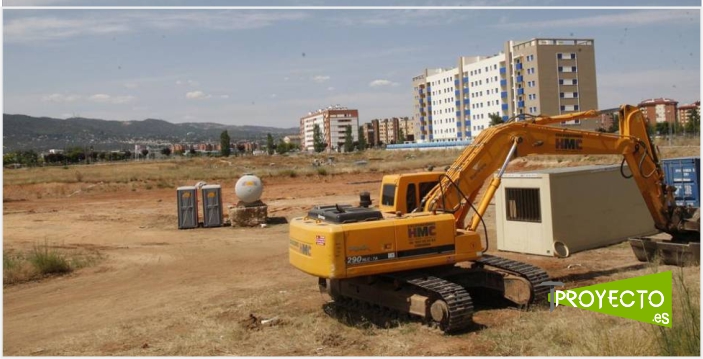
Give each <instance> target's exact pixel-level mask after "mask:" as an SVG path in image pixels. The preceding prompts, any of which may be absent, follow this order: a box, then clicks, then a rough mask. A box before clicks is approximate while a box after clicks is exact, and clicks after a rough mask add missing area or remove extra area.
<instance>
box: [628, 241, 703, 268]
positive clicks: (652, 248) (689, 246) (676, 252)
mask: <svg viewBox="0 0 703 359" xmlns="http://www.w3.org/2000/svg"><path fill="white" fill-rule="evenodd" d="M630 246H631V247H632V251H633V252H634V253H635V256H636V257H637V259H638V260H639V261H640V262H659V263H663V264H667V265H675V266H680V267H684V266H696V265H700V262H701V246H700V243H699V242H690V243H677V242H673V241H668V240H655V239H653V238H648V237H644V238H630Z"/></svg>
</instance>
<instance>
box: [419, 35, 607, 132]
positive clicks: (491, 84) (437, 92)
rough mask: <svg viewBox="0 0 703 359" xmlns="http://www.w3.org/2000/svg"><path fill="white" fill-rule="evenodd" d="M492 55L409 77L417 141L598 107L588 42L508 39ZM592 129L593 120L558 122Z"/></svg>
mask: <svg viewBox="0 0 703 359" xmlns="http://www.w3.org/2000/svg"><path fill="white" fill-rule="evenodd" d="M503 50H504V51H502V52H500V53H498V54H495V55H492V56H473V57H460V58H459V60H458V64H457V67H455V68H451V69H426V70H425V71H424V72H423V73H422V74H420V75H418V76H415V77H414V78H413V90H414V91H413V93H414V101H413V103H414V112H413V118H414V119H415V121H416V122H417V126H416V127H415V128H416V130H415V134H416V136H415V139H416V140H417V141H418V142H426V141H431V142H437V141H460V140H468V139H471V138H474V137H476V136H478V135H479V134H480V133H481V131H483V130H485V129H486V128H488V127H489V125H490V123H491V117H490V116H491V115H497V116H499V117H500V118H501V119H502V120H504V121H505V120H508V119H509V118H510V117H512V116H519V115H522V114H533V115H539V114H544V115H558V114H562V113H568V112H575V111H582V110H586V109H597V108H598V96H597V91H596V76H595V51H594V42H593V40H592V39H531V40H528V41H523V42H514V41H508V42H506V43H505V44H504V47H503ZM560 125H561V126H572V127H579V128H583V129H595V128H596V127H597V123H596V122H595V121H590V122H589V121H587V122H583V123H582V122H580V121H570V122H567V123H563V124H560Z"/></svg>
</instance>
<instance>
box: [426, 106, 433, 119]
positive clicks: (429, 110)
mask: <svg viewBox="0 0 703 359" xmlns="http://www.w3.org/2000/svg"><path fill="white" fill-rule="evenodd" d="M427 112H432V106H427ZM430 117H432V116H430Z"/></svg>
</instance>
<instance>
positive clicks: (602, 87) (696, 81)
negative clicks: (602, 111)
mask: <svg viewBox="0 0 703 359" xmlns="http://www.w3.org/2000/svg"><path fill="white" fill-rule="evenodd" d="M596 81H597V82H598V106H599V107H601V108H606V107H615V106H618V105H621V104H624V103H628V104H632V105H636V104H638V103H639V102H640V101H642V100H645V99H648V98H654V97H668V98H673V99H675V100H677V101H679V103H691V102H693V101H696V100H698V99H700V71H691V70H677V69H663V70H646V71H636V72H625V71H622V72H616V73H600V74H598V78H597V79H596Z"/></svg>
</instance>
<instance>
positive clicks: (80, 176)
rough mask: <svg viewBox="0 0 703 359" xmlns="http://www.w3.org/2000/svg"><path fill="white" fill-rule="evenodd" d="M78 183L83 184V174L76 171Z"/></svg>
mask: <svg viewBox="0 0 703 359" xmlns="http://www.w3.org/2000/svg"><path fill="white" fill-rule="evenodd" d="M75 174H76V182H83V174H82V173H81V172H80V171H76V173H75Z"/></svg>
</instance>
